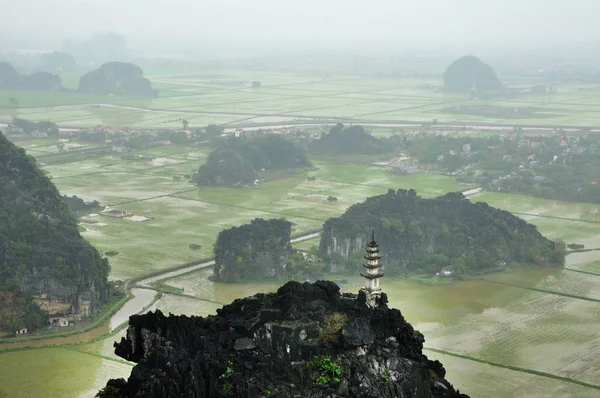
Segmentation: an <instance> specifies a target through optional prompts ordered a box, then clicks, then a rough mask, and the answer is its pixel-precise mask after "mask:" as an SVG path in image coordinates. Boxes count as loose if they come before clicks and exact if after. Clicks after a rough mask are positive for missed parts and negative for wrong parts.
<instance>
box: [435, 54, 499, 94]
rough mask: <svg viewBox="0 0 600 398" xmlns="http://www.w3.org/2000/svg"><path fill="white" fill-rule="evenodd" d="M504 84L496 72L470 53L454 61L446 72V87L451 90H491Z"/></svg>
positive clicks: (463, 91)
mask: <svg viewBox="0 0 600 398" xmlns="http://www.w3.org/2000/svg"><path fill="white" fill-rule="evenodd" d="M503 88H504V86H503V85H502V83H501V82H500V80H499V79H498V76H496V72H494V70H493V69H492V68H491V67H490V66H489V65H487V64H486V63H484V62H483V61H482V60H480V59H479V58H477V57H475V56H472V55H468V56H464V57H461V58H459V59H457V60H456V61H454V62H453V63H452V64H450V66H448V68H447V69H446V72H445V73H444V89H445V90H446V91H450V92H457V93H469V92H473V91H476V92H484V91H486V92H489V91H497V90H502V89H503Z"/></svg>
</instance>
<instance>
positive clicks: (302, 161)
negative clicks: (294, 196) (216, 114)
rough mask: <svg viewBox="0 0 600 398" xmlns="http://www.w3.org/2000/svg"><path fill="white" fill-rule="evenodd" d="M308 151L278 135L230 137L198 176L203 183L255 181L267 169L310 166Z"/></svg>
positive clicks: (200, 169)
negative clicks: (307, 156)
mask: <svg viewBox="0 0 600 398" xmlns="http://www.w3.org/2000/svg"><path fill="white" fill-rule="evenodd" d="M310 165H311V163H310V162H309V161H308V159H307V158H306V154H305V153H304V150H303V149H302V148H300V147H298V146H297V145H295V144H294V143H293V142H291V141H288V140H286V139H284V138H282V137H280V136H278V135H273V134H270V135H266V136H262V137H256V138H247V137H239V138H235V139H231V140H227V141H225V142H223V143H222V145H221V146H220V147H219V148H217V149H215V150H214V151H213V152H211V154H210V155H209V156H208V159H207V160H206V163H205V164H204V165H202V166H200V168H199V169H198V173H196V174H195V175H194V182H196V183H197V184H200V185H227V186H232V185H233V186H240V185H243V184H250V183H253V182H254V181H255V180H256V179H258V178H259V177H260V174H259V173H260V172H261V171H262V170H263V169H264V170H277V169H288V168H299V167H308V166H310Z"/></svg>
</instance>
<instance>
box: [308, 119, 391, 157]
mask: <svg viewBox="0 0 600 398" xmlns="http://www.w3.org/2000/svg"><path fill="white" fill-rule="evenodd" d="M309 150H310V152H311V153H315V154H319V155H345V154H352V153H360V154H370V153H380V152H387V151H389V150H390V148H389V147H387V146H386V142H385V141H383V140H380V139H377V138H375V137H373V136H372V135H370V134H367V133H366V132H365V130H364V128H363V127H362V126H351V127H345V128H344V125H343V124H341V123H338V124H336V125H335V126H333V127H332V128H331V130H330V131H329V133H324V134H322V135H321V138H320V139H318V140H316V141H314V142H312V143H311V145H310V148H309Z"/></svg>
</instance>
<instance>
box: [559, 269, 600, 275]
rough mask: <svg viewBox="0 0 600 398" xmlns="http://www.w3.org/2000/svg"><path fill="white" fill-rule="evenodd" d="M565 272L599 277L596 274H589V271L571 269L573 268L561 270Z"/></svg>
mask: <svg viewBox="0 0 600 398" xmlns="http://www.w3.org/2000/svg"><path fill="white" fill-rule="evenodd" d="M563 269H564V270H565V271H571V272H579V273H580V274H586V275H594V276H600V274H598V273H596V272H590V271H582V270H580V269H573V268H563Z"/></svg>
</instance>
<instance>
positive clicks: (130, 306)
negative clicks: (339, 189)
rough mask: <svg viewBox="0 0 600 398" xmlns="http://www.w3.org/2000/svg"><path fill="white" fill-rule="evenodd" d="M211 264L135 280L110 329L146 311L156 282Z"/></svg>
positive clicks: (208, 263)
mask: <svg viewBox="0 0 600 398" xmlns="http://www.w3.org/2000/svg"><path fill="white" fill-rule="evenodd" d="M320 235H321V232H312V233H308V234H306V235H302V236H299V237H297V238H294V239H291V240H290V243H298V242H303V241H305V240H309V239H313V238H316V237H318V236H320ZM213 265H215V260H210V261H206V262H203V263H200V264H194V265H190V266H189V267H185V268H181V269H178V270H175V271H169V270H166V271H165V272H164V273H162V274H160V275H155V276H151V277H149V278H146V279H142V280H141V281H139V282H137V283H136V284H135V285H134V287H133V288H132V289H131V294H132V295H133V298H132V299H131V300H129V301H127V302H126V303H125V304H124V305H123V307H121V309H119V311H117V312H116V313H115V314H114V315H113V316H112V317H111V318H110V330H111V331H113V330H115V329H116V328H117V327H119V325H121V324H123V323H124V322H126V321H127V320H128V319H129V317H130V316H131V315H135V314H140V313H142V312H144V311H146V310H147V309H148V308H149V307H150V306H151V305H152V303H153V302H154V301H155V299H156V296H157V295H158V292H157V291H156V290H154V288H153V286H155V285H156V284H157V283H158V282H160V281H164V280H166V279H171V278H175V277H177V276H180V275H183V274H187V273H189V272H193V271H198V270H201V269H204V268H208V267H212V266H213Z"/></svg>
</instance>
